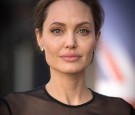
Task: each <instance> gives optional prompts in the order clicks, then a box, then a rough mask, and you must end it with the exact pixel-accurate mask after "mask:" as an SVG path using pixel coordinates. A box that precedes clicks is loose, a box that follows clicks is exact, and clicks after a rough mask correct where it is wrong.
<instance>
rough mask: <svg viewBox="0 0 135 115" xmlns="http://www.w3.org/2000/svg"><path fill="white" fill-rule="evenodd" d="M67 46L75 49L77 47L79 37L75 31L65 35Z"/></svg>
mask: <svg viewBox="0 0 135 115" xmlns="http://www.w3.org/2000/svg"><path fill="white" fill-rule="evenodd" d="M65 48H69V49H75V48H77V39H76V37H75V35H74V34H73V33H69V34H68V35H66V36H65Z"/></svg>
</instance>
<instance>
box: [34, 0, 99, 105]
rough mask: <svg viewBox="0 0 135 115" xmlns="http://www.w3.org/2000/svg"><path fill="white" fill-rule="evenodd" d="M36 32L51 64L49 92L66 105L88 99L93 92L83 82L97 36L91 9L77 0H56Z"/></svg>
mask: <svg viewBox="0 0 135 115" xmlns="http://www.w3.org/2000/svg"><path fill="white" fill-rule="evenodd" d="M59 6H60V7H59ZM61 9H62V10H61ZM84 12H85V13H84ZM55 14H56V15H55ZM35 33H36V37H37V42H38V44H39V46H40V47H43V48H44V51H45V57H46V61H47V63H48V65H49V66H50V73H51V78H50V81H49V82H48V84H47V85H46V89H47V91H48V93H49V94H50V95H51V96H52V97H54V98H55V99H57V100H59V101H60V102H62V103H65V104H67V105H81V104H83V103H86V102H88V101H90V100H91V99H92V97H93V96H92V93H91V91H90V90H89V89H88V88H87V87H86V84H85V69H86V68H87V66H88V65H89V64H90V62H91V60H92V56H93V50H94V49H95V47H96V45H97V42H98V39H99V36H100V33H99V34H97V35H95V27H94V21H93V17H92V13H91V11H90V9H89V8H88V7H87V6H86V5H85V4H84V3H82V2H80V1H78V0H67V1H66V0H59V1H56V2H54V3H53V4H51V5H50V6H49V9H48V16H47V19H46V20H45V22H44V25H43V34H42V35H40V34H39V31H38V29H36V30H35Z"/></svg>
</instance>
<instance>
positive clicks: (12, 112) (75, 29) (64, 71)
mask: <svg viewBox="0 0 135 115" xmlns="http://www.w3.org/2000/svg"><path fill="white" fill-rule="evenodd" d="M102 22H103V12H102V8H101V6H100V4H99V3H98V1H97V0H41V1H40V2H39V4H38V5H37V8H36V11H35V33H36V38H37V43H38V45H39V47H40V49H41V51H43V52H44V54H45V58H46V61H47V63H48V65H49V67H50V75H51V76H50V81H49V82H48V83H47V84H46V85H45V86H44V87H42V88H38V89H35V90H33V91H28V92H22V93H11V94H9V95H8V96H6V97H4V99H1V104H0V105H1V106H0V115H135V112H134V109H133V107H132V106H131V105H129V104H128V103H127V102H125V101H124V100H122V99H120V98H113V97H107V96H104V95H101V94H98V93H96V92H94V91H92V90H90V89H88V88H87V87H86V85H85V69H86V68H87V66H88V65H89V64H91V63H92V60H93V57H94V50H95V49H96V46H97V43H98V40H99V37H100V28H101V25H102Z"/></svg>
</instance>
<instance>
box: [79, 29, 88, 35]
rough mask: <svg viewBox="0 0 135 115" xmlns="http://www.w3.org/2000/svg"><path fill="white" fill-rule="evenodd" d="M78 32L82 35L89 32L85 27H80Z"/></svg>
mask: <svg viewBox="0 0 135 115" xmlns="http://www.w3.org/2000/svg"><path fill="white" fill-rule="evenodd" d="M78 33H80V34H82V35H88V34H89V33H90V31H89V30H87V29H80V30H79V31H78Z"/></svg>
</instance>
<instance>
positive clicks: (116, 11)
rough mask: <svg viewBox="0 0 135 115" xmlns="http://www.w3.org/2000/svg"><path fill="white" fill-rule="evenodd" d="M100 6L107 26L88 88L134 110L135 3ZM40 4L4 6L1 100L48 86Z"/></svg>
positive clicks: (27, 0)
mask: <svg viewBox="0 0 135 115" xmlns="http://www.w3.org/2000/svg"><path fill="white" fill-rule="evenodd" d="M100 1H101V4H102V6H103V8H104V10H105V22H104V25H103V27H102V36H101V40H100V43H99V47H98V48H97V51H96V56H95V60H94V62H93V64H92V65H90V66H89V67H88V70H87V72H86V75H87V76H86V83H87V86H88V87H90V88H91V89H93V90H95V91H98V92H100V93H102V94H106V95H109V96H119V97H122V98H124V99H125V100H127V101H128V102H129V103H131V104H132V105H134V107H135V7H134V6H135V1H134V0H100ZM37 2H38V0H12V1H9V0H1V1H0V96H3V95H5V94H7V93H9V92H12V91H27V90H31V89H33V88H36V87H39V86H42V85H44V84H46V83H47V82H48V80H49V68H48V66H47V64H46V62H45V60H44V56H43V55H42V54H41V53H40V52H38V50H37V43H36V40H35V34H34V27H33V19H32V13H33V9H34V7H35V4H36V3H37Z"/></svg>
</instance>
